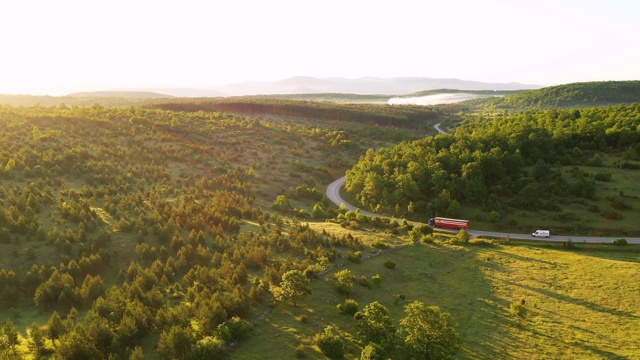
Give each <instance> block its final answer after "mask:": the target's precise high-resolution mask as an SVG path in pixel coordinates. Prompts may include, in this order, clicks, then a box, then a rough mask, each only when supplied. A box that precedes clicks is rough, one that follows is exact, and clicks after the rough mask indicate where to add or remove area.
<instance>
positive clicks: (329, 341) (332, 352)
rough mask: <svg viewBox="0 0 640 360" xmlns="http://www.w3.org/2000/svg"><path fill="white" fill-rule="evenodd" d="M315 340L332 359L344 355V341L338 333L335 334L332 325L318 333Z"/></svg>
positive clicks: (321, 349)
mask: <svg viewBox="0 0 640 360" xmlns="http://www.w3.org/2000/svg"><path fill="white" fill-rule="evenodd" d="M313 342H314V344H315V345H316V346H317V347H318V348H319V349H320V351H322V353H323V354H325V355H326V356H327V357H328V358H330V359H340V358H342V357H343V356H344V343H343V342H342V339H341V338H340V337H339V336H338V335H336V334H334V331H333V327H332V326H331V325H329V326H327V327H326V328H324V330H323V331H322V332H321V333H319V334H316V336H315V337H314V338H313Z"/></svg>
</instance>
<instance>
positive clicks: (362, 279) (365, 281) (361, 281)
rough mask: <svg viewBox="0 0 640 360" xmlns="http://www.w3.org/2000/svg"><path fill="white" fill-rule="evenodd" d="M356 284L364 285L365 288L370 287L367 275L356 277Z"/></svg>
mask: <svg viewBox="0 0 640 360" xmlns="http://www.w3.org/2000/svg"><path fill="white" fill-rule="evenodd" d="M358 284H360V285H362V286H364V287H366V288H367V289H371V284H370V283H369V279H367V277H366V276H364V275H362V276H360V279H358Z"/></svg>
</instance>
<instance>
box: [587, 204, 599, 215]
mask: <svg viewBox="0 0 640 360" xmlns="http://www.w3.org/2000/svg"><path fill="white" fill-rule="evenodd" d="M587 211H589V212H593V213H597V212H600V207H599V206H598V205H595V204H591V205H589V206H587Z"/></svg>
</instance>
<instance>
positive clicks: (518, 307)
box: [509, 299, 527, 318]
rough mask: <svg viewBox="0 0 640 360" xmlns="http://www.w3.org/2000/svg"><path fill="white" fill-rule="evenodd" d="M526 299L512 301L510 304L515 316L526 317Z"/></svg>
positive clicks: (510, 309)
mask: <svg viewBox="0 0 640 360" xmlns="http://www.w3.org/2000/svg"><path fill="white" fill-rule="evenodd" d="M524 304H525V301H524V299H522V300H520V301H518V302H512V303H511V305H510V306H509V311H510V312H511V314H512V315H513V316H517V317H519V318H524V317H525V316H526V315H527V308H526V307H525V306H524Z"/></svg>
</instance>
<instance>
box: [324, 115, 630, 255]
mask: <svg viewBox="0 0 640 360" xmlns="http://www.w3.org/2000/svg"><path fill="white" fill-rule="evenodd" d="M438 125H440V124H438ZM436 129H438V131H440V130H439V128H437V125H436ZM346 179H347V177H346V176H343V177H341V178H340V179H338V180H336V181H334V182H332V183H331V184H329V186H328V187H327V197H328V198H329V200H331V201H332V202H333V203H334V204H336V205H338V206H340V204H344V206H345V208H346V209H347V210H352V211H355V210H356V209H357V207H355V206H353V205H351V204H349V203H348V202H346V201H344V199H342V197H341V196H340V188H342V185H343V184H344V182H345V180H346ZM360 212H361V213H362V214H364V215H367V216H371V217H386V216H383V215H378V214H374V213H370V212H367V211H363V210H360ZM414 224H420V223H416V222H414ZM439 230H442V229H439ZM468 232H469V234H471V235H472V236H492V237H507V236H508V237H509V238H511V239H527V240H531V239H538V240H545V241H569V240H571V241H572V242H574V243H582V242H587V243H611V242H612V241H613V240H616V239H619V238H621V237H589V236H567V235H553V234H552V235H551V237H549V238H534V237H532V236H531V234H514V233H502V232H496V231H483V230H473V229H469V230H468ZM624 239H626V240H627V242H628V243H630V244H640V238H637V237H636V238H629V237H624Z"/></svg>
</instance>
